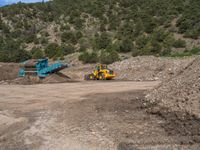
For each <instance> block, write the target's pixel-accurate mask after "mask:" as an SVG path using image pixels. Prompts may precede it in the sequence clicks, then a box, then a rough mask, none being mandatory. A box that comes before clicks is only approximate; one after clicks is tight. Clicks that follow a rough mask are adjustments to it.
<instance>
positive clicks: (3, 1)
mask: <svg viewBox="0 0 200 150" xmlns="http://www.w3.org/2000/svg"><path fill="white" fill-rule="evenodd" d="M19 1H21V2H23V3H35V2H42V0H0V6H4V5H9V4H13V3H17V2H19ZM44 1H48V0H44Z"/></svg>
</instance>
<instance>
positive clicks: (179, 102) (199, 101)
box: [147, 57, 200, 118]
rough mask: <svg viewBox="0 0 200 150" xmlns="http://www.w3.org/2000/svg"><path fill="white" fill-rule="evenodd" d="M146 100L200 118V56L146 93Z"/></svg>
mask: <svg viewBox="0 0 200 150" xmlns="http://www.w3.org/2000/svg"><path fill="white" fill-rule="evenodd" d="M147 100H148V101H149V102H150V103H152V104H156V105H158V106H160V107H165V108H168V109H169V110H171V111H173V112H181V113H186V114H191V115H194V116H196V117H197V118H200V57H197V58H196V59H195V60H194V61H192V62H191V63H190V64H189V65H188V67H186V68H185V69H184V70H182V71H181V72H179V74H177V75H176V77H174V78H172V79H170V80H169V81H165V82H163V83H162V84H161V85H160V86H159V87H158V88H157V89H155V90H154V91H153V92H151V93H150V94H148V95H147Z"/></svg>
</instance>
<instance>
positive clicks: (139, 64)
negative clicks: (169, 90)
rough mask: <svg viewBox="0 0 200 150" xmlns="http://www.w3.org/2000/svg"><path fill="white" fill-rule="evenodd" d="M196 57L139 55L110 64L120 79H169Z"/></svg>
mask: <svg viewBox="0 0 200 150" xmlns="http://www.w3.org/2000/svg"><path fill="white" fill-rule="evenodd" d="M193 60H194V58H182V59H181V58H177V59H176V58H164V57H154V56H139V57H132V58H130V59H126V60H124V61H121V62H116V63H114V64H112V65H109V67H110V68H112V69H113V70H114V71H115V72H116V73H117V78H116V79H119V80H136V81H154V80H160V81H163V80H167V79H170V78H171V77H173V76H176V75H177V74H178V73H179V72H180V71H181V70H183V69H184V68H185V67H186V66H188V64H190V63H191V62H192V61H193Z"/></svg>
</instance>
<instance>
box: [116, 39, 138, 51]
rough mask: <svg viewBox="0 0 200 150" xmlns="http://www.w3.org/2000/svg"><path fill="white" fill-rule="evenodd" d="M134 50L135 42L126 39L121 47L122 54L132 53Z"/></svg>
mask: <svg viewBox="0 0 200 150" xmlns="http://www.w3.org/2000/svg"><path fill="white" fill-rule="evenodd" d="M133 48H134V45H133V42H132V41H131V40H129V39H124V40H123V41H122V42H121V44H120V47H119V51H120V52H124V53H126V52H131V51H132V50H133Z"/></svg>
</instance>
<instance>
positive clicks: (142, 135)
mask: <svg viewBox="0 0 200 150" xmlns="http://www.w3.org/2000/svg"><path fill="white" fill-rule="evenodd" d="M158 84H159V82H76V83H64V84H41V85H28V86H25V85H12V86H9V85H1V86H0V120H1V122H0V149H1V150H10V149H13V150H18V149H19V150H25V149H28V150H30V149H32V150H36V149H41V150H47V149H50V150H115V149H116V150H117V149H118V150H135V149H141V150H145V149H146V150H147V149H148V150H149V149H155V150H157V149H159V150H160V149H161V150H162V149H163V150H169V149H185V150H187V149H194V150H195V149H198V147H199V145H198V144H195V143H191V142H190V141H191V139H190V137H188V136H179V135H169V134H168V133H167V132H166V130H165V129H164V128H163V127H162V126H163V124H164V122H165V120H163V119H161V118H158V117H156V116H154V115H151V114H148V113H146V111H145V109H144V106H145V105H146V104H145V102H144V101H143V99H144V96H145V95H144V92H145V91H146V90H148V89H152V88H153V87H155V86H157V85H158Z"/></svg>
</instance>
